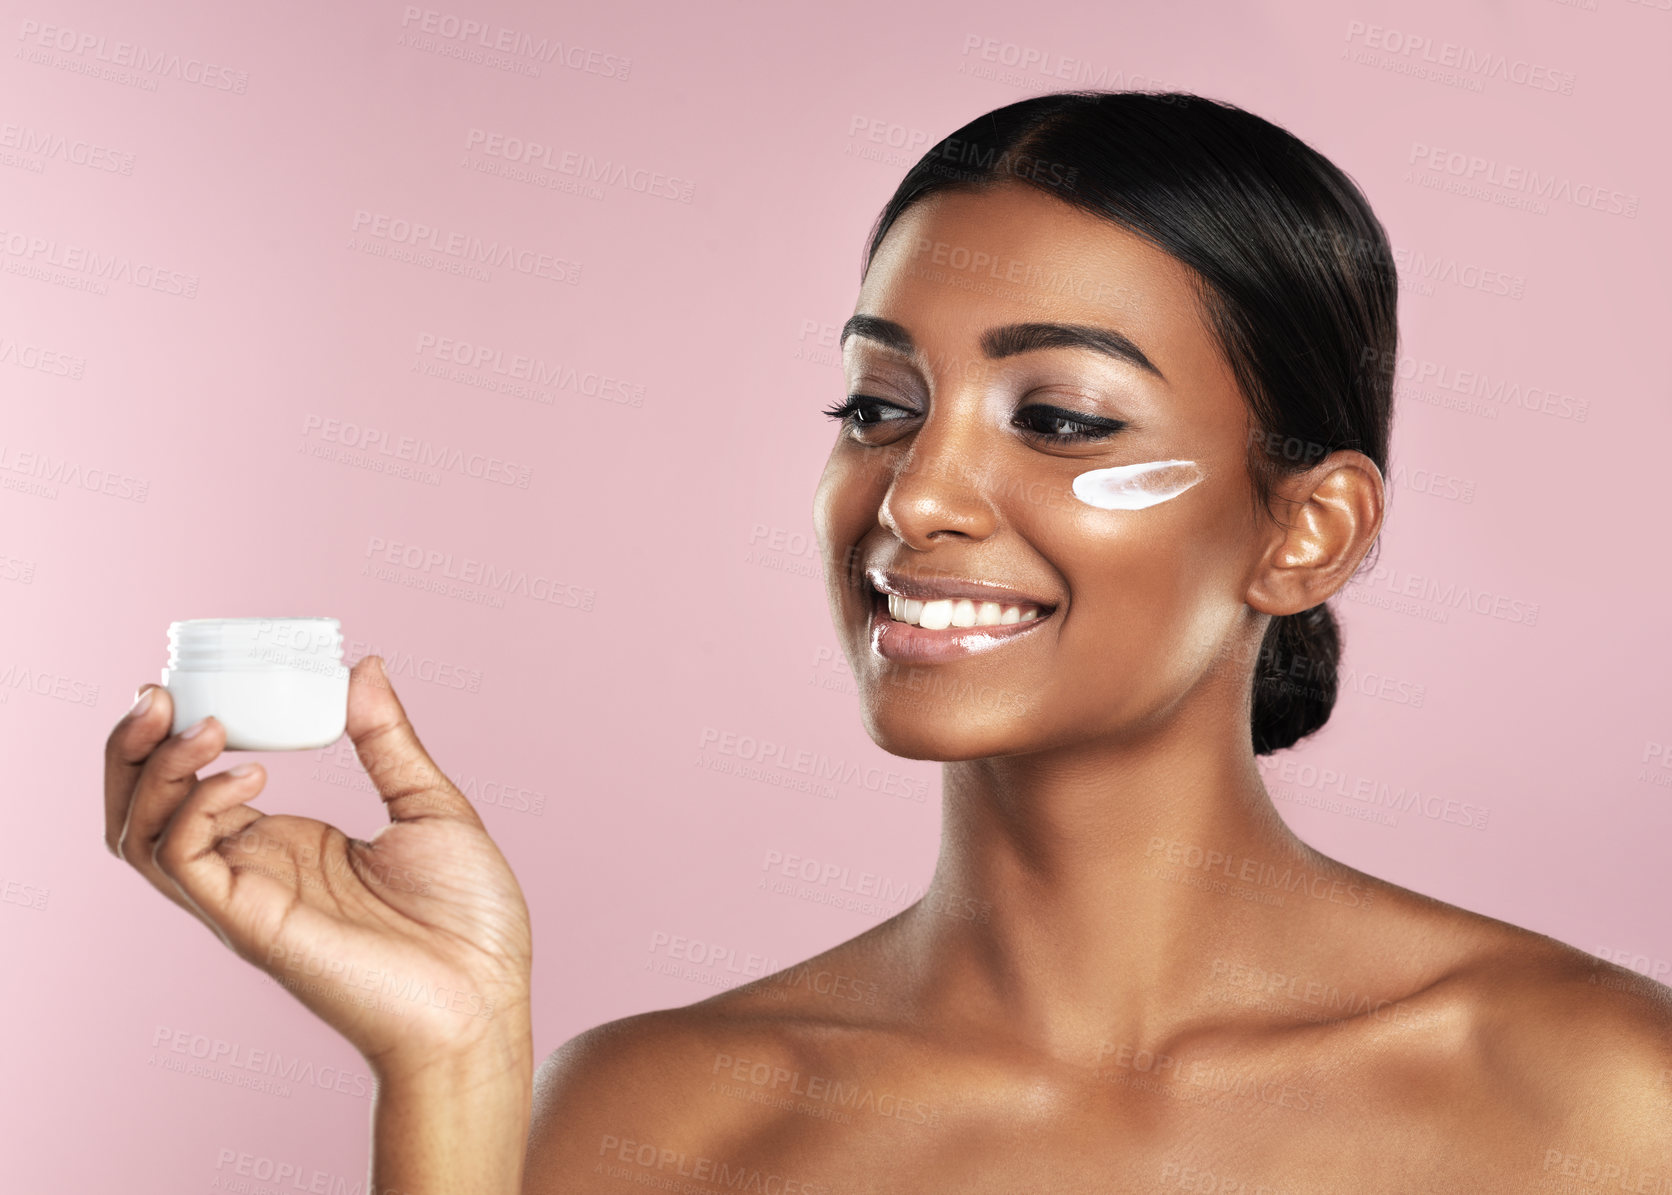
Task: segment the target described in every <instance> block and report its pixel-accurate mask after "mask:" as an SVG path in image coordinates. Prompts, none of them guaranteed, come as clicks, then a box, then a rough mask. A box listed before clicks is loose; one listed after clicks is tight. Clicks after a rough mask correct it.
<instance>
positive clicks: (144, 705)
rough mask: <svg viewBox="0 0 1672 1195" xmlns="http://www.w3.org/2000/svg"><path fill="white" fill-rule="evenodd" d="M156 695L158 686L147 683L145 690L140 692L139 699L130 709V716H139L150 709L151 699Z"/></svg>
mask: <svg viewBox="0 0 1672 1195" xmlns="http://www.w3.org/2000/svg"><path fill="white" fill-rule="evenodd" d="M156 695H157V686H156V685H146V686H145V688H144V690H143V691H141V692H140V694H139V698H138V700H136V701H135V702H134V705H133V708H132V709H131V710H129V711H128V717H130V718H137V717H139V716H140V715H141V714H143V713H144V712H145V711H146V710H148V709H150V708H151V699H152V698H153V697H155V696H156Z"/></svg>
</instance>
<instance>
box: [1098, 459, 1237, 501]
mask: <svg viewBox="0 0 1672 1195" xmlns="http://www.w3.org/2000/svg"><path fill="white" fill-rule="evenodd" d="M1205 476H1207V474H1205V473H1204V472H1203V471H1202V467H1201V466H1200V465H1198V464H1197V463H1196V462H1195V461H1144V462H1143V463H1142V464H1137V465H1116V466H1115V467H1114V468H1112V469H1093V470H1091V472H1089V473H1082V474H1080V475H1079V476H1078V477H1076V478H1075V479H1074V496H1075V497H1076V498H1078V499H1079V500H1080V501H1082V502H1084V503H1085V504H1086V505H1088V506H1095V507H1097V508H1098V509H1099V510H1143V509H1144V508H1145V507H1146V506H1154V505H1156V503H1158V502H1165V501H1167V500H1168V499H1169V498H1177V497H1178V496H1179V495H1180V494H1182V493H1184V491H1186V490H1188V489H1189V488H1190V487H1191V486H1193V485H1195V484H1196V483H1197V482H1198V481H1200V480H1202V478H1203V477H1205Z"/></svg>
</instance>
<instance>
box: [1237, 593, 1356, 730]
mask: <svg viewBox="0 0 1672 1195" xmlns="http://www.w3.org/2000/svg"><path fill="white" fill-rule="evenodd" d="M1340 660H1341V633H1340V629H1339V628H1338V627H1337V625H1336V622H1335V615H1334V614H1332V613H1331V612H1330V608H1329V606H1328V605H1327V604H1325V603H1320V604H1318V605H1316V606H1313V607H1312V608H1311V609H1310V610H1302V611H1301V612H1300V613H1298V614H1280V615H1277V616H1275V617H1273V618H1272V620H1271V624H1270V625H1269V626H1267V627H1266V635H1265V638H1264V639H1263V640H1261V641H1260V659H1259V663H1258V665H1257V667H1256V670H1255V674H1254V712H1253V717H1252V719H1251V721H1252V723H1253V730H1254V754H1255V755H1270V754H1271V753H1272V752H1273V751H1281V750H1283V748H1285V747H1292V746H1294V745H1295V744H1296V743H1298V742H1299V741H1300V740H1301V739H1303V738H1305V737H1306V736H1307V735H1309V734H1311V733H1312V732H1313V731H1315V730H1317V729H1318V728H1319V727H1321V726H1323V724H1324V723H1325V722H1327V721H1329V715H1330V711H1331V710H1332V709H1334V708H1335V697H1336V693H1337V692H1338V690H1339V681H1338V679H1337V677H1336V666H1337V664H1339V663H1340Z"/></svg>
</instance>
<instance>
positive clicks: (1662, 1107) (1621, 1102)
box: [1419, 906, 1672, 1190]
mask: <svg viewBox="0 0 1672 1195" xmlns="http://www.w3.org/2000/svg"><path fill="white" fill-rule="evenodd" d="M1448 908H1449V906H1448ZM1457 912H1459V913H1461V912H1462V911H1461V910H1458V911H1457ZM1463 917H1464V918H1466V920H1467V924H1468V926H1469V928H1470V930H1471V931H1472V934H1473V935H1474V941H1475V944H1474V946H1473V947H1472V948H1471V949H1469V950H1468V951H1466V952H1464V953H1462V954H1461V955H1460V957H1459V958H1458V959H1457V960H1456V963H1455V965H1454V966H1452V967H1451V968H1450V969H1449V970H1448V972H1447V974H1446V975H1445V977H1444V979H1443V980H1442V981H1440V982H1438V983H1436V984H1435V985H1434V986H1433V987H1432V988H1431V989H1430V990H1429V991H1427V992H1425V993H1423V994H1422V995H1421V996H1420V997H1419V999H1420V1001H1421V1002H1422V1003H1423V1005H1424V1006H1425V1008H1426V1011H1427V1012H1428V1013H1429V1014H1430V1016H1431V1018H1432V1021H1431V1023H1432V1024H1434V1025H1436V1026H1439V1027H1441V1029H1442V1031H1441V1032H1439V1033H1438V1034H1436V1035H1435V1036H1434V1037H1432V1038H1431V1039H1430V1040H1431V1044H1432V1043H1437V1044H1439V1045H1441V1046H1442V1047H1443V1049H1444V1052H1445V1053H1447V1054H1449V1055H1450V1056H1451V1060H1452V1062H1453V1063H1454V1064H1457V1063H1461V1065H1459V1066H1456V1067H1455V1069H1453V1070H1452V1071H1451V1073H1452V1074H1453V1075H1454V1076H1456V1078H1457V1085H1456V1087H1455V1088H1454V1089H1453V1094H1454V1095H1456V1096H1458V1097H1460V1101H1461V1102H1462V1103H1465V1104H1473V1105H1474V1106H1475V1107H1476V1108H1478V1109H1480V1110H1481V1113H1480V1116H1481V1119H1482V1120H1483V1121H1495V1122H1497V1125H1496V1128H1497V1130H1498V1131H1496V1132H1492V1133H1490V1134H1489V1135H1490V1136H1491V1138H1492V1139H1493V1140H1494V1141H1495V1143H1496V1148H1497V1150H1498V1151H1499V1152H1501V1153H1503V1154H1504V1155H1505V1156H1504V1157H1503V1159H1502V1160H1503V1161H1505V1162H1508V1163H1511V1164H1512V1165H1513V1166H1514V1168H1515V1169H1517V1170H1520V1169H1522V1168H1523V1167H1525V1169H1526V1172H1527V1173H1528V1174H1529V1176H1531V1175H1534V1174H1536V1175H1538V1176H1539V1178H1540V1179H1541V1180H1543V1179H1548V1180H1550V1181H1559V1180H1560V1179H1563V1178H1567V1179H1575V1178H1590V1179H1592V1180H1595V1179H1596V1176H1597V1175H1598V1174H1612V1175H1613V1176H1614V1179H1613V1180H1612V1181H1620V1180H1623V1179H1629V1180H1630V1183H1631V1184H1635V1183H1637V1182H1638V1181H1639V1180H1640V1179H1643V1180H1644V1181H1647V1179H1648V1178H1649V1177H1650V1176H1652V1177H1653V1178H1654V1180H1655V1181H1663V1180H1664V1181H1668V1182H1672V988H1668V987H1666V986H1665V985H1663V984H1660V983H1657V982H1655V981H1654V980H1652V979H1649V978H1647V977H1646V976H1643V975H1640V974H1638V973H1637V972H1635V971H1631V970H1629V969H1627V968H1625V967H1621V966H1619V965H1617V964H1615V963H1611V962H1608V961H1606V960H1603V959H1600V958H1596V957H1594V956H1592V955H1590V954H1587V953H1586V952H1584V951H1582V950H1579V949H1577V948H1576V947H1573V946H1570V945H1568V944H1566V943H1564V942H1561V941H1558V940H1557V939H1554V938H1551V937H1548V936H1546V935H1543V934H1539V933H1536V932H1534V931H1531V930H1527V929H1523V928H1521V927H1518V926H1514V925H1510V924H1508V923H1506V922H1502V921H1498V920H1496V919H1493V918H1490V917H1483V916H1479V915H1477V914H1472V913H1467V914H1463ZM1624 1189H1627V1190H1636V1189H1637V1187H1636V1186H1635V1185H1627V1186H1625V1187H1624ZM1645 1189H1649V1188H1645ZM1654 1189H1659V1188H1654ZM1668 1189H1672V1187H1669V1188H1668Z"/></svg>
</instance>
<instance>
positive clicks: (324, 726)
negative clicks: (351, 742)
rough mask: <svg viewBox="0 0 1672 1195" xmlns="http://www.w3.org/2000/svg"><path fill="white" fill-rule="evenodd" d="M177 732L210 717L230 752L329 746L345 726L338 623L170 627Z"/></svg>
mask: <svg viewBox="0 0 1672 1195" xmlns="http://www.w3.org/2000/svg"><path fill="white" fill-rule="evenodd" d="M163 687H164V688H165V689H167V690H168V693H169V696H170V697H171V698H173V700H174V726H173V733H175V734H178V733H179V732H180V731H182V730H185V729H186V728H187V727H188V726H190V725H192V723H194V722H196V721H198V720H199V719H201V718H203V717H204V716H205V715H208V714H213V715H215V717H216V718H217V719H218V720H219V721H220V723H221V725H222V726H224V727H225V728H226V746H227V750H229V751H304V750H309V749H311V748H315V747H326V746H329V745H330V744H332V743H334V742H336V741H337V739H339V738H341V737H342V733H343V729H344V728H345V727H346V726H347V724H348V669H347V668H346V667H344V666H343V637H342V629H341V625H340V624H339V623H338V622H337V620H336V619H334V618H193V619H188V620H187V621H185V622H176V623H171V624H170V625H169V628H168V667H167V668H164V669H163Z"/></svg>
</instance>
